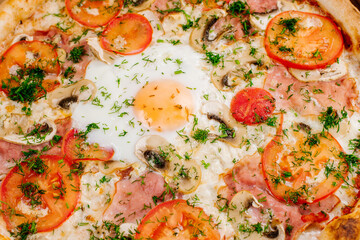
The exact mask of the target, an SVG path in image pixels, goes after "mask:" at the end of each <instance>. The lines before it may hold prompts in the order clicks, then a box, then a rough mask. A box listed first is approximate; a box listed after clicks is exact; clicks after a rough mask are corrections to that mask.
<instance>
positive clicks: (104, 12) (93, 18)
mask: <svg viewBox="0 0 360 240" xmlns="http://www.w3.org/2000/svg"><path fill="white" fill-rule="evenodd" d="M106 2H107V0H105V1H88V0H85V1H84V4H83V5H82V6H80V7H79V6H78V3H79V0H65V6H66V10H67V12H68V13H69V15H70V17H71V18H72V19H74V20H75V21H77V22H79V23H81V24H82V25H84V26H87V27H92V28H96V27H101V26H105V25H106V24H108V23H109V22H110V21H111V20H112V19H113V18H115V17H116V16H117V15H118V14H119V12H120V10H121V8H122V6H123V1H122V0H114V5H112V6H106V5H104V4H105V3H106ZM75 9H77V11H78V12H77V13H76V12H75ZM87 9H92V10H94V9H96V10H97V11H98V12H99V14H98V15H92V14H90V13H88V12H87V11H86V10H87ZM109 9H111V11H109Z"/></svg>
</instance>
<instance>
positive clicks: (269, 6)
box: [246, 0, 278, 13]
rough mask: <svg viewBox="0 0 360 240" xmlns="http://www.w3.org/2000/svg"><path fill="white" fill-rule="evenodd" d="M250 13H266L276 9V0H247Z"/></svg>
mask: <svg viewBox="0 0 360 240" xmlns="http://www.w3.org/2000/svg"><path fill="white" fill-rule="evenodd" d="M246 2H247V4H248V5H249V7H250V12H252V13H268V12H272V11H274V10H276V9H277V8H278V6H277V0H247V1H246Z"/></svg>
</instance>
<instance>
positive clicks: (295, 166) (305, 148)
mask: <svg viewBox="0 0 360 240" xmlns="http://www.w3.org/2000/svg"><path fill="white" fill-rule="evenodd" d="M282 121H283V116H281V123H280V126H279V128H278V129H277V134H276V136H275V137H274V138H273V139H272V140H271V142H270V143H269V144H268V145H267V146H266V147H265V149H264V153H263V155H262V159H261V161H262V172H263V174H264V177H265V181H266V184H267V186H268V188H269V189H270V191H271V192H272V194H273V195H274V196H275V197H276V198H277V199H279V200H281V201H286V202H292V203H295V204H303V203H315V202H318V201H320V200H322V199H324V198H326V197H328V196H330V195H331V194H333V193H334V192H335V191H336V190H337V189H338V188H339V187H340V186H341V184H342V183H343V182H344V179H345V178H346V176H347V174H348V165H347V163H346V161H345V159H343V158H341V157H340V156H339V154H340V153H341V152H342V151H343V149H342V147H341V146H340V144H339V143H338V142H337V141H336V139H335V138H334V137H333V136H332V135H331V134H330V133H327V132H323V133H321V134H320V133H319V134H316V135H306V134H304V133H303V132H302V131H292V132H293V136H294V137H295V138H296V143H295V144H294V143H293V142H290V143H289V142H286V141H285V140H286V139H288V138H284V137H283V136H284V132H283V130H282V124H283V123H282ZM287 134H289V131H287Z"/></svg>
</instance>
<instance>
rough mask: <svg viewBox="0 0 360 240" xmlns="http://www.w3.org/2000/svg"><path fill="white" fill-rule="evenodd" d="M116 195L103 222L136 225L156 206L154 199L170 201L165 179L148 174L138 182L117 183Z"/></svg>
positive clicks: (127, 180)
mask: <svg viewBox="0 0 360 240" xmlns="http://www.w3.org/2000/svg"><path fill="white" fill-rule="evenodd" d="M115 187H116V191H115V195H114V196H113V198H112V202H111V204H110V206H109V207H108V208H107V209H106V210H105V212H104V217H103V220H108V221H112V222H116V223H119V222H128V223H135V222H136V221H137V220H141V218H143V217H144V216H145V215H146V214H147V213H148V212H149V211H150V210H151V209H152V208H153V207H154V206H155V205H156V204H155V202H156V200H155V201H154V199H157V198H160V200H161V201H162V200H169V199H170V198H171V196H172V195H171V194H170V193H168V192H166V187H165V181H164V178H163V177H162V176H161V175H159V174H157V173H153V172H148V173H146V174H144V175H143V176H140V177H139V178H137V179H136V180H130V179H121V180H120V181H118V182H117V183H116V186H115Z"/></svg>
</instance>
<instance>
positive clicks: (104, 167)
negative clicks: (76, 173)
mask: <svg viewBox="0 0 360 240" xmlns="http://www.w3.org/2000/svg"><path fill="white" fill-rule="evenodd" d="M98 167H99V171H100V172H102V173H103V174H105V175H109V174H112V173H114V172H116V171H118V170H120V171H123V170H125V169H128V168H130V167H131V165H129V164H126V163H125V162H123V161H115V160H110V161H106V162H102V161H99V162H98Z"/></svg>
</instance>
